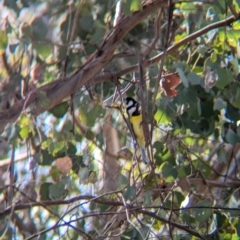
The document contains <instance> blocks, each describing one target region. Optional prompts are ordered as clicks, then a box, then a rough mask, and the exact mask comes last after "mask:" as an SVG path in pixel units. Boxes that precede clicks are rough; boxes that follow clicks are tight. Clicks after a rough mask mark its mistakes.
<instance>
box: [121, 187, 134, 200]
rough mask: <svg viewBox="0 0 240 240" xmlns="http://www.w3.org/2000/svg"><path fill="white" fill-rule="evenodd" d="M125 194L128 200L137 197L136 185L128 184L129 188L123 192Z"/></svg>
mask: <svg viewBox="0 0 240 240" xmlns="http://www.w3.org/2000/svg"><path fill="white" fill-rule="evenodd" d="M123 196H124V198H125V199H126V200H133V199H134V198H135V197H136V191H135V189H134V187H132V186H128V187H127V189H126V190H125V191H124V192H123Z"/></svg>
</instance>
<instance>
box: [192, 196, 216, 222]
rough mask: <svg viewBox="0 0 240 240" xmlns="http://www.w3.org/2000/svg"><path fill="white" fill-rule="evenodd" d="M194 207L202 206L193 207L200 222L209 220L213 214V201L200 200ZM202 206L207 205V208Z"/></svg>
mask: <svg viewBox="0 0 240 240" xmlns="http://www.w3.org/2000/svg"><path fill="white" fill-rule="evenodd" d="M194 207H201V208H194V209H193V214H194V216H195V219H196V220H197V221H199V222H205V221H207V220H208V219H209V218H210V216H211V215H212V210H211V209H210V207H211V203H210V202H209V201H207V200H204V201H201V202H198V203H197V204H196V205H195V206H194ZM202 207H206V208H202Z"/></svg>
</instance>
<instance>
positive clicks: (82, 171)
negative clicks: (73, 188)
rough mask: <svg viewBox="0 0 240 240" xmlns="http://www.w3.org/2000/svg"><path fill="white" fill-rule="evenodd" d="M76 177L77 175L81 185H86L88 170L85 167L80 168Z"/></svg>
mask: <svg viewBox="0 0 240 240" xmlns="http://www.w3.org/2000/svg"><path fill="white" fill-rule="evenodd" d="M78 175H79V182H80V183H82V184H86V183H87V179H88V176H89V169H88V168H87V167H83V168H81V169H80V171H79V174H78Z"/></svg>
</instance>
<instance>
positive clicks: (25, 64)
mask: <svg viewBox="0 0 240 240" xmlns="http://www.w3.org/2000/svg"><path fill="white" fill-rule="evenodd" d="M117 2H118V1H116V2H115V1H103V0H98V1H96V0H85V1H83V0H82V1H78V0H73V1H65V0H50V1H42V0H36V1H34V0H19V1H15V0H5V1H4V0H2V1H1V2H0V4H1V5H0V7H1V9H0V20H1V22H0V55H1V59H0V88H1V91H0V110H1V112H3V113H4V111H6V110H8V109H11V107H12V106H14V105H15V104H16V103H17V102H18V101H20V100H21V99H26V98H27V96H28V93H29V92H30V91H34V90H35V89H38V87H40V86H42V85H44V84H48V83H49V82H52V81H54V79H56V78H58V77H64V76H66V75H69V74H71V73H73V72H74V71H75V70H76V69H78V68H79V67H80V66H82V65H83V64H84V63H85V62H86V61H87V60H88V59H90V57H91V55H92V54H93V53H94V52H95V51H97V50H98V46H100V44H101V43H102V42H103V41H104V37H106V36H107V34H108V33H109V32H110V31H111V30H112V29H113V28H114V26H113V22H114V17H115V13H116V8H117V7H116V6H117ZM143 2H144V1H143ZM146 2H149V4H151V1H145V4H148V3H146ZM203 2H204V3H203ZM203 2H201V1H198V2H194V1H189V2H180V1H179V2H178V1H176V3H175V4H174V7H173V11H172V16H171V24H170V23H169V24H168V20H169V15H171V14H169V11H170V10H169V9H168V8H164V9H162V13H161V18H159V22H160V28H158V30H159V32H160V34H159V38H157V41H156V44H155V46H154V47H153V48H152V49H151V51H150V52H149V54H147V55H146V56H144V57H146V58H154V57H155V56H157V55H158V54H160V53H161V52H163V51H165V50H166V49H165V46H166V45H167V47H170V46H172V45H174V44H176V43H178V42H180V41H182V40H183V39H184V38H185V37H188V36H190V35H191V34H193V33H197V34H196V35H195V37H193V38H191V39H189V41H188V42H187V43H185V44H182V45H181V46H180V47H179V48H177V49H176V50H174V51H171V53H166V54H165V57H164V58H162V59H163V61H164V63H163V66H164V74H168V73H174V74H176V76H177V77H175V78H173V77H169V78H168V77H165V79H167V81H168V80H169V81H168V82H167V84H166V85H164V83H162V85H161V86H162V87H161V88H159V91H157V92H156V89H157V88H156V86H158V82H157V81H158V77H157V76H158V74H159V72H161V67H160V65H161V61H160V62H159V63H155V64H152V65H151V66H146V67H144V70H145V76H144V77H145V80H146V85H147V90H146V95H147V98H146V99H147V106H144V107H145V108H146V109H147V110H148V118H149V122H150V123H152V129H153V130H154V131H153V135H152V144H151V146H150V147H149V149H150V155H151V156H153V158H152V163H151V165H149V166H145V165H143V163H141V161H137V160H136V156H135V154H134V152H135V151H134V149H133V147H132V143H131V140H129V139H130V136H131V135H130V133H129V131H128V127H127V124H126V122H125V121H124V119H123V117H122V114H121V113H120V111H119V109H120V106H121V103H120V101H115V102H111V103H110V104H109V101H107V99H113V98H112V96H113V95H114V93H115V92H116V91H117V90H116V89H119V88H120V89H121V90H122V89H125V88H126V87H127V86H129V83H131V87H130V88H128V91H127V93H126V94H125V95H130V96H132V97H135V98H136V99H137V100H139V98H137V97H136V96H139V91H138V87H139V84H138V79H139V73H138V72H134V73H133V72H132V73H131V74H123V75H122V76H121V77H120V78H119V79H112V81H105V82H100V83H97V84H94V85H93V84H88V85H85V86H84V87H82V88H80V89H77V93H76V95H75V96H74V98H71V96H69V98H68V99H64V100H63V102H62V103H61V104H60V105H58V106H55V107H54V108H53V109H51V110H50V111H48V112H44V113H42V114H40V115H39V116H37V117H33V116H31V115H29V114H28V112H27V111H22V113H21V115H20V116H19V118H18V119H17V121H16V122H14V123H9V124H7V125H6V126H5V129H4V131H2V133H1V139H0V140H1V142H0V153H1V154H0V159H1V160H0V186H1V187H0V235H1V237H2V239H20V238H23V239H35V238H37V237H38V239H50V238H53V239H58V238H61V239H98V237H99V238H100V237H103V238H104V239H107V237H109V236H111V235H114V231H113V229H111V228H109V230H108V229H105V228H104V227H105V226H107V225H106V221H108V220H106V216H105V215H104V214H106V213H108V214H109V215H110V214H112V215H114V213H116V212H117V211H118V210H114V211H115V212H114V211H113V213H111V210H112V207H113V206H114V204H112V205H111V204H110V203H105V204H103V203H99V202H94V201H90V200H89V198H84V197H83V198H82V199H81V200H80V199H76V201H73V202H71V204H70V203H69V204H65V205H61V204H60V202H56V204H53V205H52V206H50V205H47V204H46V205H44V204H42V205H41V202H42V201H45V200H49V201H61V200H64V199H65V200H66V199H73V198H74V197H76V196H79V195H80V194H81V195H83V196H86V195H91V196H100V195H101V194H106V196H104V198H101V199H102V200H103V201H105V200H106V201H107V200H109V201H111V202H114V201H115V202H118V204H119V202H120V203H122V204H123V205H126V202H128V203H129V204H131V207H133V206H135V207H138V208H139V209H140V210H139V209H138V210H137V211H136V212H134V210H132V214H130V212H129V213H126V211H127V210H126V211H125V210H124V211H123V212H121V213H124V215H125V214H129V216H128V219H125V220H124V224H122V225H119V226H118V227H117V228H118V229H119V232H117V233H118V235H119V236H118V238H119V239H150V238H151V239H170V238H171V239H197V236H198V235H197V234H199V236H198V237H199V239H201V237H202V239H238V238H239V236H240V221H239V210H238V207H239V191H238V187H239V185H240V184H239V173H238V167H239V164H240V162H239V159H238V148H239V145H238V143H239V142H240V128H239V122H238V121H239V113H240V112H239V109H240V88H239V83H240V81H239V58H240V48H239V47H240V42H239V39H240V22H239V20H238V18H239V8H240V2H239V1H238V0H213V1H203ZM210 2H211V3H210ZM142 4H143V3H142V1H140V0H123V1H122V14H123V15H126V16H131V15H132V14H133V12H136V11H142V10H143V7H142ZM159 11H161V9H159ZM157 14H158V13H157V11H156V13H154V14H151V15H149V16H148V18H146V19H145V20H144V21H142V22H141V23H140V24H138V25H137V26H136V27H135V28H133V29H132V30H131V31H130V32H129V33H128V34H127V36H126V37H125V38H124V39H123V41H122V42H121V44H119V45H118V46H117V48H116V51H115V53H117V54H119V57H115V58H113V59H112V60H111V61H110V62H109V63H108V64H107V66H106V68H105V69H104V70H105V72H106V71H107V72H109V73H111V74H112V73H116V72H118V71H121V70H124V69H126V68H128V67H130V66H132V65H134V64H138V63H139V59H140V57H141V56H142V55H143V54H145V53H146V51H147V50H148V49H149V46H150V45H151V43H152V41H153V39H154V37H155V36H156V32H155V31H156V25H157V23H156V22H155V20H156V18H157V17H158V15H157ZM230 16H235V17H236V19H235V20H234V21H233V23H231V24H226V25H224V24H222V25H221V26H220V27H216V28H214V29H212V30H209V31H208V32H207V33H205V34H201V29H203V28H204V27H206V26H208V25H210V24H215V23H217V22H220V21H222V20H224V19H227V18H228V17H230ZM168 27H169V29H170V33H169V35H167V32H168ZM198 31H199V32H198ZM166 36H169V39H170V40H168V42H167V41H166ZM99 74H101V73H99ZM163 79H164V77H163ZM174 79H175V80H174ZM174 81H179V83H178V84H176V86H174V90H173V87H171V83H173V82H174ZM156 82H157V84H156ZM168 83H170V84H168ZM173 85H174V84H173ZM170 92H174V94H173V95H169V93H170ZM38 95H39V99H40V100H41V104H42V105H43V106H46V105H48V104H49V102H48V99H47V97H46V94H45V93H44V92H39V93H38ZM125 95H124V96H125ZM106 102H107V104H106ZM106 105H107V107H106ZM110 105H111V107H110ZM31 107H32V108H33V109H34V106H31ZM24 110H26V109H24ZM109 113H110V114H111V116H112V117H111V122H110V123H111V126H112V127H113V128H114V129H116V131H117V133H118V134H117V139H112V141H113V142H119V145H120V148H122V147H124V146H127V149H125V150H126V152H121V154H120V157H119V160H118V163H119V165H120V171H119V175H120V176H119V179H118V186H117V188H116V189H115V191H116V192H115V193H106V192H102V190H101V189H102V184H103V177H104V174H105V172H104V171H105V170H104V169H103V165H104V156H105V155H104V150H105V148H106V141H105V140H104V139H105V137H106V136H104V133H103V128H104V124H105V122H106V116H107V114H109ZM153 118H154V121H152V119H153ZM110 154H111V153H110ZM112 154H113V153H112ZM123 154H124V155H123ZM112 170H115V169H112ZM223 176H224V177H223ZM207 180H209V181H208V182H207ZM210 180H211V181H212V182H210ZM213 182H214V184H213ZM204 184H205V185H204ZM139 192H140V194H139ZM139 195H140V196H139ZM84 199H85V200H84ZM123 199H124V200H123ZM139 199H140V200H139ZM77 200H78V201H77ZM33 201H35V202H37V203H40V204H39V205H38V206H35V207H32V208H31V209H30V208H29V209H28V210H27V211H26V212H25V210H24V211H23V210H22V211H18V212H17V211H13V212H11V213H9V214H5V213H4V211H5V210H6V209H7V208H8V207H9V206H13V205H15V204H27V203H29V202H33ZM124 201H125V202H124ZM117 206H120V205H117ZM129 206H130V205H129ZM145 207H146V209H147V210H148V213H149V215H147V213H146V212H141V211H143V210H144V208H145ZM184 207H185V209H184ZM187 207H189V208H187ZM191 207H195V208H192V209H191ZM223 207H225V208H224V209H223ZM129 211H130V209H129ZM109 212H110V213H109ZM144 213H145V214H144ZM150 213H151V214H154V216H153V215H150ZM138 214H141V215H138ZM119 216H120V213H119ZM111 221H112V220H111ZM167 223H168V224H167ZM171 223H177V224H180V225H181V226H182V228H179V226H178V227H176V225H171ZM102 228H104V231H102V230H101V229H102ZM189 229H193V230H194V233H193V232H190V231H189ZM114 230H116V229H114ZM194 236H195V238H194ZM118 238H116V239H118Z"/></svg>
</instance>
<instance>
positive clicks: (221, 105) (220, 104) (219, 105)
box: [213, 98, 227, 111]
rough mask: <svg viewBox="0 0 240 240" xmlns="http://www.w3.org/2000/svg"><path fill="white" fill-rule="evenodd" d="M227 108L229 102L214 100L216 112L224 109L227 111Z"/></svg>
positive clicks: (220, 99) (219, 99)
mask: <svg viewBox="0 0 240 240" xmlns="http://www.w3.org/2000/svg"><path fill="white" fill-rule="evenodd" d="M226 107H227V102H226V101H224V100H222V98H216V99H215V100H214V106H213V109H214V110H218V111H220V110H222V109H225V108H226Z"/></svg>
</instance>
